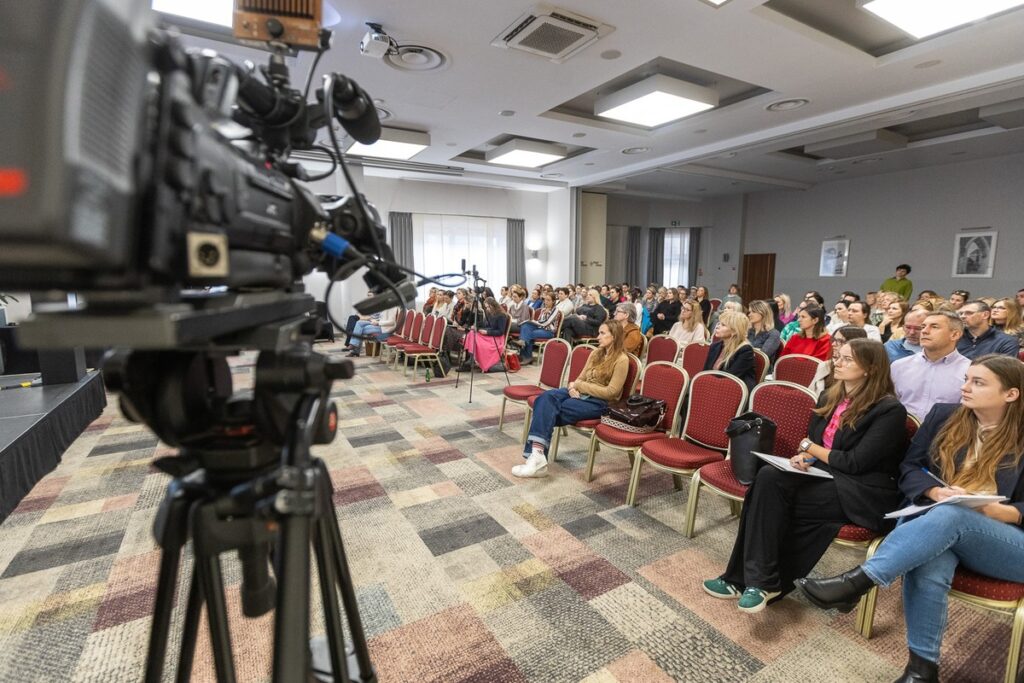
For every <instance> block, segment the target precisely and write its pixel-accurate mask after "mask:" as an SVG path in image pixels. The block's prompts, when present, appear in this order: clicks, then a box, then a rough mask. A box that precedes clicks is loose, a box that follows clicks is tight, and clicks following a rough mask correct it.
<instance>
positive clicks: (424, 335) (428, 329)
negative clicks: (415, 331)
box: [420, 315, 437, 346]
mask: <svg viewBox="0 0 1024 683" xmlns="http://www.w3.org/2000/svg"><path fill="white" fill-rule="evenodd" d="M436 320H437V317H436V316H433V315H427V316H424V317H423V330H422V331H421V332H420V344H423V345H424V346H429V345H430V342H431V340H432V339H433V337H432V336H431V335H432V334H433V333H434V321H436Z"/></svg>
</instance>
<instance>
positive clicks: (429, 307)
mask: <svg viewBox="0 0 1024 683" xmlns="http://www.w3.org/2000/svg"><path fill="white" fill-rule="evenodd" d="M437 294H438V289H437V287H431V288H430V296H428V297H427V301H426V303H424V304H423V314H424V315H430V314H431V313H432V312H433V311H434V304H435V303H436V302H437Z"/></svg>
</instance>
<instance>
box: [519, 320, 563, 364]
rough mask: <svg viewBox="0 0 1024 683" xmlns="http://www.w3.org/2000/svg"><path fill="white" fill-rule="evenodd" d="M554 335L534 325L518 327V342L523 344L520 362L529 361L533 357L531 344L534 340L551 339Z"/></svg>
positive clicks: (524, 324)
mask: <svg viewBox="0 0 1024 683" xmlns="http://www.w3.org/2000/svg"><path fill="white" fill-rule="evenodd" d="M554 336H555V334H554V332H552V331H551V330H542V329H541V328H539V327H537V326H536V325H531V324H530V323H523V324H522V325H520V326H519V340H520V341H521V342H523V352H522V354H520V358H521V360H530V358H532V357H533V342H534V340H535V339H551V338H552V337H554Z"/></svg>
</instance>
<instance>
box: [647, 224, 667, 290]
mask: <svg viewBox="0 0 1024 683" xmlns="http://www.w3.org/2000/svg"><path fill="white" fill-rule="evenodd" d="M648 237H649V244H648V246H647V280H648V283H652V282H653V283H656V284H658V285H662V284H664V283H663V282H662V280H664V279H665V228H651V229H650V231H649V232H648Z"/></svg>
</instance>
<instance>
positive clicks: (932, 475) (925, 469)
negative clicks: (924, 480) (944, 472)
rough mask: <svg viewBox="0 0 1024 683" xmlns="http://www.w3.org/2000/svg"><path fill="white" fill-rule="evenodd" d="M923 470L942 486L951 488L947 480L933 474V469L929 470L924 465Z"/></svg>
mask: <svg viewBox="0 0 1024 683" xmlns="http://www.w3.org/2000/svg"><path fill="white" fill-rule="evenodd" d="M921 471H922V472H924V473H925V474H927V475H928V476H929V477H931V478H932V479H934V480H935V481H937V482H939V485H940V486H942V487H943V488H947V489H948V488H949V484H947V483H946V482H944V481H942V480H941V479H939V478H938V477H936V476H935V475H934V474H932V473H931V470H929V469H928V468H927V467H922V468H921Z"/></svg>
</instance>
